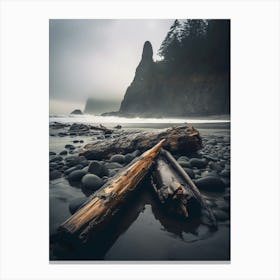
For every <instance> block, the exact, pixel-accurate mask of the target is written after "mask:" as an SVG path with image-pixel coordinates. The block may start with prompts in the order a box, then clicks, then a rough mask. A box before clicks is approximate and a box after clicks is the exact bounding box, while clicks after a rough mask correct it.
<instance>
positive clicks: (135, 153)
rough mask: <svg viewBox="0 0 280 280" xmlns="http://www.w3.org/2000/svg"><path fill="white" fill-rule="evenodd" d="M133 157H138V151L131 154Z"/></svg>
mask: <svg viewBox="0 0 280 280" xmlns="http://www.w3.org/2000/svg"><path fill="white" fill-rule="evenodd" d="M131 154H132V155H133V156H134V157H138V156H139V155H140V151H139V150H135V151H134V152H133V153H131Z"/></svg>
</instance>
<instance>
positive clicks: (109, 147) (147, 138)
mask: <svg viewBox="0 0 280 280" xmlns="http://www.w3.org/2000/svg"><path fill="white" fill-rule="evenodd" d="M161 139H166V141H165V143H164V147H165V148H166V149H168V150H169V151H170V152H172V153H176V152H194V151H197V150H198V149H200V148H201V143H202V141H201V138H200V135H199V132H198V131H197V130H196V129H195V128H194V127H192V126H190V125H187V126H181V127H174V128H169V129H164V130H162V129H158V130H153V131H145V132H137V133H132V134H126V135H120V136H119V137H117V138H111V139H106V141H104V140H97V141H95V142H94V143H90V144H87V145H85V146H84V147H83V148H82V150H81V152H80V155H83V156H85V157H86V158H87V159H89V160H102V159H104V158H108V157H110V156H111V155H113V154H116V153H121V154H125V153H130V152H133V151H135V150H139V151H140V152H143V151H145V150H147V149H149V148H151V147H153V146H154V145H156V143H158V142H159V141H160V140H161Z"/></svg>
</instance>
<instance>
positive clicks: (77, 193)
mask: <svg viewBox="0 0 280 280" xmlns="http://www.w3.org/2000/svg"><path fill="white" fill-rule="evenodd" d="M149 125H150V124H149ZM165 125H167V126H168V124H165ZM209 125H210V124H206V125H205V124H201V129H199V130H200V132H201V135H202V136H203V137H210V138H211V137H213V136H217V137H219V136H220V137H222V136H228V135H229V124H219V125H218V128H217V126H215V125H214V124H213V125H212V126H211V125H210V126H209ZM142 126H144V127H145V124H142ZM153 127H154V128H159V127H160V128H162V124H160V125H157V124H155V125H154V126H153ZM196 127H197V126H196ZM76 138H79V139H83V140H84V142H85V143H87V142H89V141H90V140H91V137H85V136H77V137H70V136H66V137H57V136H51V137H50V151H55V152H59V151H61V150H63V148H64V145H65V144H67V143H71V141H73V139H76ZM83 144H84V143H83ZM228 191H229V189H227V191H226V192H225V193H228ZM202 193H203V194H204V195H205V196H206V197H207V199H209V200H212V201H214V202H215V201H219V200H223V195H224V194H225V193H206V192H202ZM81 196H85V195H84V194H83V193H82V191H81V189H79V188H76V187H73V186H70V185H69V183H68V181H67V180H66V179H64V178H60V179H57V180H53V181H51V182H50V234H53V233H54V232H55V231H56V229H57V227H58V226H59V225H60V224H61V223H62V222H64V221H65V220H66V219H67V218H68V217H70V215H71V214H70V211H69V202H70V201H71V200H73V199H74V198H77V197H81ZM50 259H51V260H126V261H128V260H196V261H198V260H199V261H202V260H204V261H205V260H206V261H207V260H209V261H210V260H219V261H222V260H229V259H230V222H229V220H227V221H224V222H219V224H218V230H216V231H213V229H211V228H210V227H208V226H207V225H205V224H202V223H201V220H200V218H196V219H191V220H188V221H183V220H181V219H177V218H174V216H170V215H169V214H168V213H167V212H166V210H165V209H164V208H162V206H161V205H160V203H159V201H158V199H157V197H156V196H155V194H154V192H153V190H152V186H151V184H150V178H149V176H147V177H146V179H145V180H144V181H142V182H141V183H140V184H139V186H138V188H137V191H136V192H135V193H134V194H132V196H131V198H130V199H129V201H128V202H127V203H126V204H124V206H123V207H122V210H121V211H120V213H118V215H117V216H116V217H115V219H114V220H113V221H112V222H111V223H110V226H109V227H107V228H106V229H105V230H104V231H102V234H101V235H100V236H97V237H95V238H93V239H92V240H90V241H89V242H88V243H87V244H86V246H82V245H79V246H74V247H70V246H68V244H66V245H65V244H59V245H58V246H57V245H56V246H53V244H51V248H50Z"/></svg>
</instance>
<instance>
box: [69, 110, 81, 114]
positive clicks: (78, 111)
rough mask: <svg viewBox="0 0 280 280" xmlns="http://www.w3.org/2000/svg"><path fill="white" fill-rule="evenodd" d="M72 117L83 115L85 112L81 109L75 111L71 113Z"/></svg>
mask: <svg viewBox="0 0 280 280" xmlns="http://www.w3.org/2000/svg"><path fill="white" fill-rule="evenodd" d="M71 115H83V112H82V111H81V110H80V109H75V110H74V111H73V112H71Z"/></svg>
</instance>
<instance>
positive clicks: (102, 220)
mask: <svg viewBox="0 0 280 280" xmlns="http://www.w3.org/2000/svg"><path fill="white" fill-rule="evenodd" d="M164 141H165V140H164V139H163V140H161V141H160V142H159V143H158V144H157V145H155V146H154V147H153V148H151V149H150V150H148V151H146V152H144V153H143V154H142V155H141V156H139V157H138V158H136V159H135V160H134V161H132V162H131V163H130V164H129V165H128V166H127V167H125V168H123V169H122V170H121V171H119V172H118V173H117V174H116V175H115V176H114V177H113V178H112V179H111V180H110V181H108V182H107V183H106V184H105V185H104V186H103V187H102V188H101V189H99V190H98V191H96V192H95V193H94V194H93V195H92V196H90V197H89V199H88V200H87V201H86V202H85V203H84V204H83V205H82V206H81V208H80V209H79V210H78V211H77V212H76V213H75V214H73V215H72V216H71V217H70V218H69V219H67V220H66V221H65V222H64V223H63V224H62V225H61V226H60V228H59V232H64V233H68V234H71V235H77V236H78V238H80V239H82V240H83V239H87V237H88V234H89V233H91V235H93V234H94V233H95V231H96V232H98V229H99V228H100V227H101V226H102V225H104V224H106V222H108V221H109V220H110V219H111V218H112V216H114V214H115V213H116V211H118V207H119V205H120V203H121V202H122V201H123V200H124V199H125V198H126V196H127V195H128V193H129V192H131V191H132V190H134V189H135V187H136V186H137V184H138V183H139V182H140V181H141V180H142V179H143V177H144V176H145V175H146V173H147V171H148V170H149V169H150V167H151V165H152V164H153V161H154V159H155V157H156V156H157V154H158V152H159V150H160V148H161V147H162V145H163V143H164Z"/></svg>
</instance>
